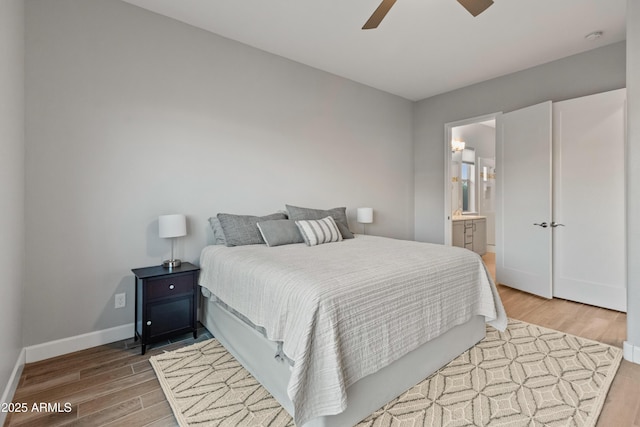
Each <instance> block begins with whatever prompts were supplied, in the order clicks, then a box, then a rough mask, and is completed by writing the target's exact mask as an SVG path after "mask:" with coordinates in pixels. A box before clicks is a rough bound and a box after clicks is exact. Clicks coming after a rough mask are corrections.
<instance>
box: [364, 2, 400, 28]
mask: <svg viewBox="0 0 640 427" xmlns="http://www.w3.org/2000/svg"><path fill="white" fill-rule="evenodd" d="M395 2H396V0H382V3H380V6H378V8H377V9H376V10H375V12H373V15H371V18H369V20H368V21H367V22H365V24H364V26H363V27H362V29H363V30H370V29H372V28H378V25H380V22H382V20H383V19H384V17H385V16H386V15H387V12H389V9H391V6H393V4H394V3H395Z"/></svg>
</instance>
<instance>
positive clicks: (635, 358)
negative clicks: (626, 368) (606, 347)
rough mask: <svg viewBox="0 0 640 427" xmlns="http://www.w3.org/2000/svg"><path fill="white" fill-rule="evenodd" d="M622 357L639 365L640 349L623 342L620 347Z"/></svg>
mask: <svg viewBox="0 0 640 427" xmlns="http://www.w3.org/2000/svg"><path fill="white" fill-rule="evenodd" d="M622 355H623V356H624V359H625V360H628V361H629V362H633V363H637V364H640V347H638V346H634V345H633V344H631V343H629V342H628V341H625V342H624V344H623V345H622Z"/></svg>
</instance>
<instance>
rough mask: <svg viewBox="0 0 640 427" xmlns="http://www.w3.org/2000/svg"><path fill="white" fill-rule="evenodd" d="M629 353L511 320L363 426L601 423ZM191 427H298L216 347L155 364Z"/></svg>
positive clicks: (185, 351)
mask: <svg viewBox="0 0 640 427" xmlns="http://www.w3.org/2000/svg"><path fill="white" fill-rule="evenodd" d="M621 359H622V349H619V348H616V347H612V346H609V345H607V344H603V343H599V342H596V341H591V340H588V339H585V338H579V337H576V336H573V335H570V334H566V333H563V332H559V331H554V330H551V329H547V328H543V327H541V326H537V325H532V324H529V323H525V322H521V321H518V320H513V319H510V320H509V326H508V327H507V330H506V331H505V332H499V331H497V330H496V329H494V328H492V327H490V326H488V327H487V335H486V337H485V338H484V339H483V340H482V341H480V342H479V343H478V344H476V345H475V346H473V347H472V348H470V349H469V350H467V351H466V352H464V353H463V354H461V355H460V356H458V357H457V358H456V359H454V360H453V361H451V362H450V363H449V364H447V365H446V366H444V367H443V368H441V369H440V370H438V371H437V372H435V373H433V374H432V375H431V376H430V377H428V378H427V379H425V380H423V381H422V382H420V383H419V384H417V385H415V386H414V387H412V388H411V389H409V390H408V391H406V392H405V393H403V394H402V395H400V396H399V397H397V398H396V399H394V400H392V401H391V402H389V403H388V404H386V405H385V406H384V407H382V408H380V409H379V410H377V411H375V412H374V413H373V414H371V415H370V416H369V417H368V418H366V419H364V420H363V421H361V422H360V423H359V424H358V427H387V426H389V427H392V426H397V425H403V426H404V425H407V426H429V427H431V426H434V427H445V426H446V427H449V426H451V427H453V426H456V427H458V426H509V427H512V426H514V427H516V426H523V427H524V426H527V427H533V426H582V427H592V426H594V425H595V424H596V421H597V419H598V416H599V414H600V411H601V410H602V405H603V404H604V400H605V398H606V395H607V392H608V390H609V387H610V385H611V382H612V381H613V378H614V376H615V373H616V371H617V369H618V367H619V366H620V361H621ZM150 361H151V364H152V365H153V368H154V370H155V372H156V375H157V376H158V379H159V381H160V384H161V385H162V389H163V390H164V393H165V395H166V396H167V399H168V400H169V403H170V405H171V408H172V409H173V412H174V415H175V416H176V419H177V421H178V423H179V424H180V425H181V426H183V427H186V426H202V425H207V426H246V427H253V426H294V424H293V420H292V419H291V417H290V416H289V414H288V413H287V412H286V411H285V410H284V409H283V408H282V407H281V406H280V405H279V404H278V402H277V401H276V400H275V399H274V398H273V397H272V396H271V395H270V394H269V393H268V392H267V391H266V390H265V389H264V388H263V387H262V386H261V385H260V384H259V383H258V382H257V381H256V380H255V379H254V378H253V377H252V376H251V374H249V373H248V372H247V371H246V370H245V369H244V368H243V367H242V366H241V365H240V364H239V363H238V362H237V361H236V360H235V359H234V358H233V357H232V356H231V355H230V354H229V353H228V352H227V351H226V350H225V349H224V347H223V346H222V345H221V344H220V343H219V342H218V341H217V340H215V339H212V340H208V341H204V342H201V343H197V344H194V345H191V346H189V347H185V348H182V349H180V350H176V351H173V352H169V353H164V354H161V355H158V356H154V357H152V358H151V359H150Z"/></svg>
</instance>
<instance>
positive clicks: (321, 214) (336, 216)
mask: <svg viewBox="0 0 640 427" xmlns="http://www.w3.org/2000/svg"><path fill="white" fill-rule="evenodd" d="M286 206H287V212H288V213H289V219H293V220H296V221H297V220H305V219H323V218H326V217H328V216H330V217H332V218H333V220H334V221H335V222H336V225H337V226H338V230H340V234H342V238H343V239H353V233H352V232H351V231H350V230H349V224H348V222H347V208H333V209H328V210H322V209H311V208H301V207H299V206H291V205H286Z"/></svg>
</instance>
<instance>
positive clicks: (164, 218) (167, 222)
mask: <svg viewBox="0 0 640 427" xmlns="http://www.w3.org/2000/svg"><path fill="white" fill-rule="evenodd" d="M158 234H159V235H160V237H162V238H169V239H171V259H168V260H166V261H164V262H163V263H162V266H163V267H165V268H174V267H180V264H182V261H180V260H179V259H175V258H174V257H173V244H174V241H175V240H176V239H175V238H176V237H180V236H186V235H187V219H186V218H185V216H184V215H182V214H175V215H161V216H160V217H158Z"/></svg>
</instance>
